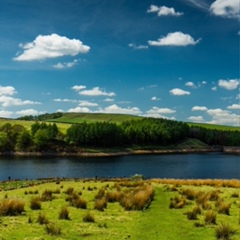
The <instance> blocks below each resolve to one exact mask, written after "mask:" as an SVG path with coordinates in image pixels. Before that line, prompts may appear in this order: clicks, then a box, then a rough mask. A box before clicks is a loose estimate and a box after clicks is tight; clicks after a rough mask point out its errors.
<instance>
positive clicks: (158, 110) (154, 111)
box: [147, 107, 176, 115]
mask: <svg viewBox="0 0 240 240" xmlns="http://www.w3.org/2000/svg"><path fill="white" fill-rule="evenodd" d="M175 112H176V111H175V110H172V109H170V108H158V107H153V108H152V109H150V110H148V111H147V114H151V115H153V114H173V113H175Z"/></svg>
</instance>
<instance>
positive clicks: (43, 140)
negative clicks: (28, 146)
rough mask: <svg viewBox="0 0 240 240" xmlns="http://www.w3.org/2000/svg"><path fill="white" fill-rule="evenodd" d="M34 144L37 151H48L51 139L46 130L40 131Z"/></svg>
mask: <svg viewBox="0 0 240 240" xmlns="http://www.w3.org/2000/svg"><path fill="white" fill-rule="evenodd" d="M33 142H34V144H35V147H36V149H37V150H44V149H47V148H48V146H49V144H50V137H49V134H48V131H47V130H46V129H39V130H37V132H36V133H35V135H34V138H33Z"/></svg>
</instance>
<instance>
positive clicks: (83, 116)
mask: <svg viewBox="0 0 240 240" xmlns="http://www.w3.org/2000/svg"><path fill="white" fill-rule="evenodd" d="M141 118H143V117H140V116H133V115H126V114H104V113H65V114H64V115H63V116H62V117H60V118H56V119H52V120H48V121H51V122H56V123H58V122H61V123H82V122H87V123H91V122H112V123H117V124H120V123H122V122H124V121H129V120H137V119H141Z"/></svg>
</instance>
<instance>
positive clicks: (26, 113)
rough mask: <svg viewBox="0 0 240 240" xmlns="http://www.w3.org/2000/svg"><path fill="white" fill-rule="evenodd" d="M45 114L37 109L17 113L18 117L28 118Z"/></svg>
mask: <svg viewBox="0 0 240 240" xmlns="http://www.w3.org/2000/svg"><path fill="white" fill-rule="evenodd" d="M43 113H44V112H39V111H37V110H35V109H32V108H30V109H25V110H20V111H17V112H16V114H17V115H22V116H26V115H33V116H36V115H39V114H43Z"/></svg>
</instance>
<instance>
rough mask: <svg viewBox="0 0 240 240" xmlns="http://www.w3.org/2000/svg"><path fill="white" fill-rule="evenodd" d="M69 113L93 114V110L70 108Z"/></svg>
mask: <svg viewBox="0 0 240 240" xmlns="http://www.w3.org/2000/svg"><path fill="white" fill-rule="evenodd" d="M67 112H75V113H77V112H85V113H89V112H91V110H90V109H89V108H87V107H76V108H70V109H68V110H67Z"/></svg>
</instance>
